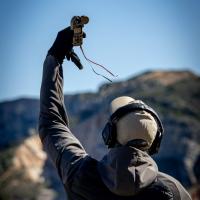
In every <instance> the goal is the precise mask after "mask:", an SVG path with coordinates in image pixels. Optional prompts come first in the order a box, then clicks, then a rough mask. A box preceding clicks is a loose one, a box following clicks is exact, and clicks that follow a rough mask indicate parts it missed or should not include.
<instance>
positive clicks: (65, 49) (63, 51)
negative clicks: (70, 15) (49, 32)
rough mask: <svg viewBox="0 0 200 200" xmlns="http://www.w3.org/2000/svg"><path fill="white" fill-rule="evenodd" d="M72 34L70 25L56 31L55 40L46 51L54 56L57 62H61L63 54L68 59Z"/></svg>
mask: <svg viewBox="0 0 200 200" xmlns="http://www.w3.org/2000/svg"><path fill="white" fill-rule="evenodd" d="M73 35H74V32H73V30H71V28H70V27H67V28H65V29H64V30H62V31H60V32H58V35H57V37H56V40H55V41H54V43H53V45H52V47H51V48H50V49H49V51H48V55H52V56H54V57H55V58H56V59H57V60H58V62H59V64H62V63H63V60H64V58H65V56H66V57H67V59H68V60H70V57H71V56H70V54H71V51H72V48H73V44H72V42H73Z"/></svg>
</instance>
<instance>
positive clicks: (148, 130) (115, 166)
mask: <svg viewBox="0 0 200 200" xmlns="http://www.w3.org/2000/svg"><path fill="white" fill-rule="evenodd" d="M72 38H73V31H72V30H71V29H70V27H68V28H66V29H64V30H62V31H60V32H59V33H58V35H57V38H56V40H55V42H54V43H53V45H52V47H51V48H50V49H49V51H48V54H47V57H46V59H45V61H44V67H43V78H42V84H41V93H40V117H39V135H40V138H41V141H42V143H43V146H44V149H45V151H46V152H47V153H48V156H49V157H50V159H51V160H52V162H53V164H54V165H55V167H56V169H57V171H58V175H59V177H60V179H61V181H62V183H63V185H64V187H65V190H66V193H67V196H68V199H70V200H86V199H87V200H102V199H109V200H122V199H132V200H134V199H135V200H142V199H154V200H162V199H165V200H167V199H170V200H172V199H175V200H189V199H191V198H190V195H189V194H188V193H187V191H186V190H185V189H184V187H183V186H182V185H181V184H180V183H179V182H178V181H177V180H176V179H174V178H173V177H171V176H169V175H167V174H164V173H161V172H159V170H158V167H157V165H156V163H155V162H154V160H153V159H152V158H151V155H152V154H153V153H155V152H156V151H157V150H158V148H159V144H160V141H161V138H162V135H163V128H162V123H161V121H160V119H159V117H158V115H157V113H156V112H155V111H154V110H153V109H152V108H150V107H149V106H148V105H146V104H145V103H144V102H142V101H140V100H135V99H134V98H132V97H127V96H122V97H118V98H116V99H114V100H113V101H112V102H111V116H110V119H109V120H108V122H107V124H106V125H105V128H104V130H103V132H102V135H103V139H104V142H105V144H106V145H107V146H108V147H109V152H108V153H107V154H106V155H105V156H104V157H103V159H102V160H100V161H98V160H96V159H94V158H92V157H91V156H89V155H88V154H87V153H86V151H85V150H84V148H83V146H82V145H81V143H80V141H79V140H78V139H77V138H76V137H75V136H74V135H73V134H72V132H71V131H70V128H69V121H68V117H67V113H66V110H65V106H64V95H63V69H62V63H63V60H64V58H65V57H67V59H68V60H69V59H70V55H71V52H72V48H73V45H72ZM77 106H78V105H77ZM85 137H87V133H85Z"/></svg>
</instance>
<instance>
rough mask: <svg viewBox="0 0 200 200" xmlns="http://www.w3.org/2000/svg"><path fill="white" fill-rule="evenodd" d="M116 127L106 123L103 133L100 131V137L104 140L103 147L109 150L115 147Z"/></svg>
mask: <svg viewBox="0 0 200 200" xmlns="http://www.w3.org/2000/svg"><path fill="white" fill-rule="evenodd" d="M115 127H116V126H115V125H113V124H112V123H111V122H108V123H107V124H106V125H105V127H104V129H103V131H102V137H103V140H104V143H105V145H107V146H108V148H111V147H113V146H114V145H115V140H116V128H115Z"/></svg>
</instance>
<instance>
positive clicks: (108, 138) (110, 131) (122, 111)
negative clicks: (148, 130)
mask: <svg viewBox="0 0 200 200" xmlns="http://www.w3.org/2000/svg"><path fill="white" fill-rule="evenodd" d="M136 111H146V112H148V113H150V114H151V115H152V116H153V117H154V119H155V121H156V123H157V126H158V129H157V133H156V137H155V139H154V141H153V143H152V145H151V147H150V148H149V150H148V153H149V154H150V155H152V154H155V153H157V152H158V150H159V147H160V143H161V140H162V136H163V132H164V129H163V125H162V122H161V120H160V118H159V117H158V115H157V114H156V112H155V111H154V110H153V109H152V108H151V107H150V106H147V105H146V104H144V103H130V104H128V105H125V106H122V107H121V108H119V109H117V110H116V111H115V112H114V113H113V114H112V115H111V116H110V118H109V120H108V122H107V123H106V125H105V127H104V129H103V131H102V137H103V140H104V143H105V145H107V146H108V148H112V147H115V146H116V144H118V142H117V130H116V123H117V122H118V121H119V119H120V118H122V117H123V116H125V115H126V114H128V113H131V112H136Z"/></svg>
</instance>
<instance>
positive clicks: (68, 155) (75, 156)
mask: <svg viewBox="0 0 200 200" xmlns="http://www.w3.org/2000/svg"><path fill="white" fill-rule="evenodd" d="M68 125H69V122H68V118H67V114H66V111H65V106H64V95H63V72H62V66H61V65H59V64H58V62H57V61H56V59H55V58H54V57H53V56H51V55H49V56H47V57H46V59H45V62H44V67H43V77H42V85H41V92H40V116H39V135H40V139H41V141H42V143H43V146H44V149H45V151H46V152H47V154H48V156H49V157H50V159H51V160H52V162H53V163H54V165H55V167H56V168H57V170H58V174H59V176H60V178H61V179H62V182H63V184H66V183H67V181H68V178H69V177H70V176H71V175H72V174H73V173H74V171H76V169H78V167H79V166H80V164H81V162H82V161H83V160H84V157H85V156H86V155H87V154H86V152H85V150H84V148H83V147H82V145H81V144H80V142H79V141H78V139H77V138H76V137H75V136H74V135H73V134H72V133H71V131H70V129H69V126H68Z"/></svg>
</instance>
